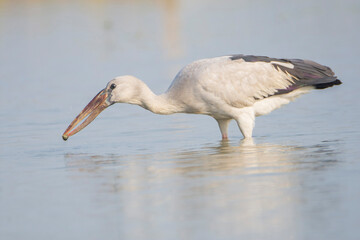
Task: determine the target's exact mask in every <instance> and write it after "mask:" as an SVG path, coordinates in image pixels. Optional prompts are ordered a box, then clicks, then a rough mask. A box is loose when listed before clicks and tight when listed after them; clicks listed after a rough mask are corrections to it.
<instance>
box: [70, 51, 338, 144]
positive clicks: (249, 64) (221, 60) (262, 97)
mask: <svg viewBox="0 0 360 240" xmlns="http://www.w3.org/2000/svg"><path fill="white" fill-rule="evenodd" d="M339 84H341V82H340V80H338V79H337V78H336V77H335V76H334V73H333V72H332V71H331V69H330V68H328V67H325V66H322V65H320V64H317V63H315V62H312V61H308V60H300V59H275V58H268V57H262V56H260V57H256V56H250V55H231V56H223V57H217V58H209V59H202V60H198V61H195V62H193V63H190V64H188V65H187V66H185V67H184V68H183V69H182V70H181V71H180V72H179V73H178V74H177V76H176V77H175V79H174V80H173V82H172V84H171V85H170V87H169V89H168V90H167V91H166V92H165V93H164V94H161V95H155V94H154V93H153V92H152V91H151V90H150V89H149V88H148V87H147V86H146V84H145V83H143V82H142V81H141V80H139V79H137V78H135V77H132V76H121V77H117V78H115V79H113V80H111V81H110V82H109V83H108V85H107V87H106V88H105V89H104V90H103V94H106V97H104V99H105V100H103V102H104V104H105V105H106V106H105V105H104V106H103V109H104V108H106V107H107V106H109V105H111V104H113V103H118V102H122V103H130V104H136V105H139V106H141V107H143V108H145V109H148V110H150V111H152V112H154V113H157V114H172V113H192V114H205V115H209V116H211V117H213V118H215V119H216V120H217V122H218V124H219V128H220V131H221V134H222V138H223V139H227V138H228V135H227V128H228V124H229V122H230V121H231V120H232V119H234V120H235V121H236V122H237V123H238V126H239V128H240V130H241V132H242V134H243V135H244V137H245V138H251V137H252V131H253V128H254V124H255V117H256V116H261V115H264V114H268V113H270V112H271V111H273V110H274V109H277V108H279V107H281V106H282V105H284V104H287V103H289V102H290V101H292V100H293V99H295V98H296V97H298V96H300V95H302V94H304V93H307V92H308V91H310V90H311V89H314V88H319V89H322V88H327V87H331V86H333V85H339ZM99 94H100V93H99ZM95 98H96V97H95ZM93 101H94V100H93ZM90 103H91V102H90ZM90 103H89V105H91V104H90ZM95 107H96V106H95ZM84 110H85V109H84ZM89 113H90V112H88V113H87V114H89ZM98 113H100V112H98ZM98 113H97V114H98ZM97 114H96V115H97ZM80 115H84V113H81V114H79V116H78V117H77V122H76V123H78V122H79V121H81V120H79V119H78V118H80V117H81V116H80ZM96 115H95V116H94V117H92V119H89V120H88V119H87V120H85V121H84V123H83V124H82V125H80V127H79V128H78V130H76V129H75V130H76V131H75V130H74V131H73V132H72V133H71V134H68V132H69V131H70V130H71V128H72V127H73V126H75V124H74V123H75V120H76V119H75V120H74V122H73V123H72V124H70V126H69V128H68V129H67V131H65V133H64V135H63V137H64V136H65V138H64V139H67V137H68V135H69V136H70V135H72V134H75V133H76V132H77V131H80V130H81V129H82V128H84V127H85V126H86V125H87V124H89V123H90V122H91V121H92V120H93V119H94V118H95V117H96ZM84 117H85V116H83V117H82V118H84ZM89 118H90V117H89Z"/></svg>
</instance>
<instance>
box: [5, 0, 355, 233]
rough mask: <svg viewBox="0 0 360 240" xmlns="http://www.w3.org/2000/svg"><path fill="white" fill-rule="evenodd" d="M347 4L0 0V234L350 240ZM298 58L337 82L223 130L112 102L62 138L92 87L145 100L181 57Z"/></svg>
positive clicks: (202, 119) (204, 120) (351, 87)
mask: <svg viewBox="0 0 360 240" xmlns="http://www.w3.org/2000/svg"><path fill="white" fill-rule="evenodd" d="M358 23H360V4H359V2H358V1H342V2H338V1H316V2H314V1H301V2H296V3H292V4H291V5H289V4H288V2H285V1H235V0H234V1H176V0H168V1H165V0H161V1H156V2H151V1H76V2H73V1H51V2H49V1H0V84H1V87H0V110H1V111H0V133H1V137H0V238H1V239H24V238H27V239H359V236H360V230H359V228H358V225H359V224H358V223H359V220H358V216H359V215H360V208H359V201H360V184H359V183H360V161H359V156H360V148H359V147H358V145H359V143H360V141H359V139H360V126H359V121H358V119H359V117H360V111H359V110H360V109H359V100H358V90H359V81H358V76H359V75H360V65H359V61H358V56H359V55H360V48H359V44H358V43H359V42H360V32H359V31H358V30H357V29H358ZM231 53H247V54H257V55H268V56H272V57H289V58H307V59H312V60H315V61H318V62H320V63H322V64H325V65H329V66H331V67H332V68H333V70H334V71H335V72H336V73H337V75H338V77H339V78H340V79H341V80H342V81H343V82H344V84H343V85H341V86H338V87H334V88H331V89H326V90H323V91H313V92H311V93H310V94H307V95H305V96H303V97H301V98H300V99H298V100H297V101H295V102H294V103H291V104H289V105H287V106H285V107H283V108H281V109H279V110H276V111H274V112H273V113H271V114H270V115H268V116H263V117H260V118H257V122H256V128H255V131H254V143H253V144H252V143H251V142H250V143H249V142H244V141H241V134H240V131H239V130H238V129H237V126H236V124H235V123H232V125H231V126H230V133H229V135H230V140H229V141H225V142H224V141H220V140H219V139H220V133H219V130H218V127H217V124H216V122H215V121H214V120H213V119H210V118H209V117H207V116H197V115H185V114H178V115H173V116H159V115H154V114H152V113H150V112H147V111H145V110H143V109H141V108H138V107H135V106H128V105H120V104H117V105H114V106H112V107H110V108H108V109H107V110H106V111H104V112H103V113H101V115H100V116H99V118H98V119H97V120H95V121H94V122H93V123H92V124H91V125H89V126H88V127H87V128H86V129H85V130H84V131H82V132H80V133H79V134H77V135H76V136H74V137H71V138H70V139H69V140H68V141H67V142H63V141H62V139H61V134H62V133H63V131H64V130H65V128H66V127H67V125H68V124H69V123H70V122H71V120H72V119H73V118H74V117H75V116H76V115H77V114H78V113H79V111H80V110H81V109H82V108H83V107H84V106H85V104H86V103H87V102H88V101H89V100H90V99H91V98H92V97H93V96H94V95H95V94H96V93H97V92H98V91H99V90H100V89H102V88H103V87H104V86H105V84H106V83H107V81H109V80H110V79H112V78H113V77H115V76H118V75H124V74H132V75H135V76H137V77H139V78H141V79H143V80H144V81H145V82H146V83H147V84H148V85H149V86H150V87H151V88H152V89H153V90H154V91H155V92H156V93H161V92H163V91H165V90H166V89H167V87H168V86H169V84H170V82H171V80H172V78H173V77H174V76H175V75H176V73H177V71H178V70H179V69H180V68H181V67H182V66H184V65H185V64H186V63H189V62H191V61H193V60H196V59H199V58H204V57H214V56H220V55H225V54H231Z"/></svg>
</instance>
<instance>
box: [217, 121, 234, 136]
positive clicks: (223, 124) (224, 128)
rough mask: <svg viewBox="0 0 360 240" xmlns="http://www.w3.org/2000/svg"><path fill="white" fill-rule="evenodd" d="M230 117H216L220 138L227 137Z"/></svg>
mask: <svg viewBox="0 0 360 240" xmlns="http://www.w3.org/2000/svg"><path fill="white" fill-rule="evenodd" d="M230 120H231V119H216V121H217V122H218V124H219V128H220V132H221V136H222V140H227V139H228V126H229V122H230Z"/></svg>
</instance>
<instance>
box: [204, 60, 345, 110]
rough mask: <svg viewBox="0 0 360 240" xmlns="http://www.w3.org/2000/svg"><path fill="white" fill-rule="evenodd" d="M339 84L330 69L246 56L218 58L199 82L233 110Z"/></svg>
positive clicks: (312, 63) (306, 62)
mask: <svg viewBox="0 0 360 240" xmlns="http://www.w3.org/2000/svg"><path fill="white" fill-rule="evenodd" d="M336 81H338V82H336ZM340 83H341V82H340V81H339V80H337V79H336V77H335V76H334V73H333V72H332V70H331V69H330V68H328V67H326V66H322V65H320V64H318V63H315V62H312V61H309V60H300V59H277V58H269V57H262V56H249V55H248V56H247V55H233V56H228V57H222V58H218V60H217V61H216V62H214V63H213V64H208V66H207V67H206V68H205V69H204V70H203V71H202V74H201V78H200V84H201V86H202V88H203V89H205V90H206V91H209V92H212V93H213V94H215V95H216V96H218V97H220V98H221V99H222V100H224V101H225V102H227V103H228V104H230V105H232V106H235V107H245V106H250V105H252V104H253V103H254V102H255V101H256V100H259V99H263V98H266V97H269V96H273V95H278V94H285V93H288V92H291V91H293V90H295V89H298V88H301V87H305V86H314V87H317V88H325V87H329V86H332V85H335V84H340Z"/></svg>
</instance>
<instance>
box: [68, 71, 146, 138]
mask: <svg viewBox="0 0 360 240" xmlns="http://www.w3.org/2000/svg"><path fill="white" fill-rule="evenodd" d="M142 84H143V83H142V82H141V81H140V80H139V79H137V78H135V77H133V76H120V77H116V78H115V79H113V80H111V81H110V82H108V84H107V85H106V87H105V88H104V89H103V90H101V91H100V92H99V93H98V94H97V95H96V96H95V97H94V98H93V99H92V100H91V101H90V102H89V103H88V105H86V107H85V108H84V109H83V110H82V111H81V112H80V113H79V115H78V116H77V117H76V118H75V119H74V120H73V121H72V122H71V124H70V125H69V126H68V128H67V129H66V130H65V132H64V134H63V135H62V137H63V139H64V140H65V141H66V140H67V139H68V138H69V137H70V136H72V135H74V134H76V133H77V132H79V131H80V130H82V129H83V128H85V127H86V126H87V125H89V124H90V123H91V122H92V121H93V120H94V119H95V118H96V117H97V116H98V115H99V114H100V113H101V112H102V111H103V110H104V109H105V108H107V107H108V106H111V105H112V104H114V103H131V104H138V100H137V99H138V98H137V96H138V95H139V93H140V91H141V85H142ZM84 118H86V119H85V120H84V121H83V122H82V123H81V124H80V125H78V124H79V123H80V122H81V121H82V120H83V119H84ZM76 126H77V127H76ZM75 127H76V128H75Z"/></svg>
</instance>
